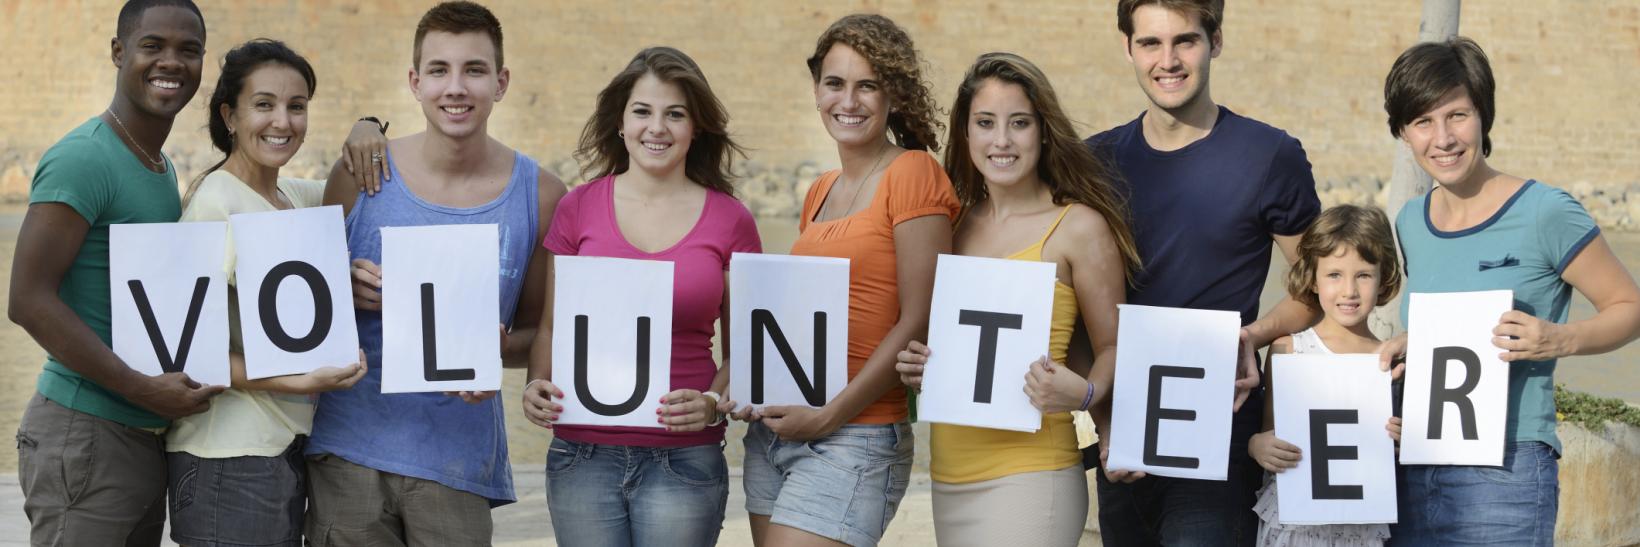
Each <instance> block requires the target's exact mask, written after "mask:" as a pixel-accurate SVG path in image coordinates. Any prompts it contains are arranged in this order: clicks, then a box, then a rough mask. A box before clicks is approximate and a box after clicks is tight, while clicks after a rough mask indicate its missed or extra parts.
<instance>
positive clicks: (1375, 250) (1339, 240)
mask: <svg viewBox="0 0 1640 547" xmlns="http://www.w3.org/2000/svg"><path fill="white" fill-rule="evenodd" d="M1344 245H1349V246H1350V247H1353V248H1354V249H1355V253H1356V254H1359V255H1361V260H1364V261H1366V263H1368V264H1372V265H1375V266H1378V302H1377V303H1376V305H1379V306H1382V305H1384V304H1388V303H1389V301H1390V299H1392V298H1395V293H1397V292H1400V290H1401V260H1400V258H1401V257H1400V255H1398V254H1396V250H1395V234H1394V233H1392V232H1390V229H1389V217H1387V216H1385V215H1384V212H1383V211H1380V210H1378V208H1377V207H1362V206H1360V205H1337V206H1334V207H1332V208H1330V209H1327V210H1326V211H1323V212H1322V213H1321V216H1319V217H1316V219H1315V222H1314V223H1311V224H1310V228H1309V229H1308V230H1305V231H1304V236H1303V237H1301V238H1299V240H1298V260H1297V261H1294V262H1293V267H1292V269H1290V270H1288V271H1287V294H1289V295H1292V297H1293V299H1294V300H1297V301H1299V302H1303V303H1305V304H1308V305H1309V306H1310V307H1312V308H1313V307H1316V306H1320V305H1321V302H1320V300H1319V299H1318V298H1317V296H1316V293H1315V290H1316V289H1315V272H1316V267H1317V266H1316V265H1317V264H1318V263H1320V262H1321V257H1324V256H1332V254H1333V253H1336V252H1338V249H1339V248H1340V247H1342V246H1344Z"/></svg>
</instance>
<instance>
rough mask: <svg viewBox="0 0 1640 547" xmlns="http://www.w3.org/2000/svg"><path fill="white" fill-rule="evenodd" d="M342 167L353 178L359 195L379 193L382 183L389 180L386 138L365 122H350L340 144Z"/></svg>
mask: <svg viewBox="0 0 1640 547" xmlns="http://www.w3.org/2000/svg"><path fill="white" fill-rule="evenodd" d="M342 166H343V167H346V168H347V172H348V173H350V174H352V175H353V182H354V184H356V185H357V186H358V187H359V191H361V192H365V193H368V194H370V195H372V196H374V195H376V192H380V191H381V189H382V181H384V180H391V179H392V178H393V176H392V174H391V173H390V172H389V171H390V170H389V169H388V168H387V135H383V134H382V128H381V126H379V125H376V124H375V123H373V122H371V121H369V120H359V121H357V122H354V124H353V130H352V131H350V132H348V134H347V142H344V143H342Z"/></svg>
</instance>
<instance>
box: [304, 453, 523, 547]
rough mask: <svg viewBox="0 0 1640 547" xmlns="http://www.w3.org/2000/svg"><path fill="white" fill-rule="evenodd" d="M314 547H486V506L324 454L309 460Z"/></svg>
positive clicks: (425, 483) (488, 529)
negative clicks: (483, 546)
mask: <svg viewBox="0 0 1640 547" xmlns="http://www.w3.org/2000/svg"><path fill="white" fill-rule="evenodd" d="M307 472H308V496H309V498H308V516H307V539H308V544H309V545H312V546H313V547H401V546H410V547H420V546H424V545H425V546H429V547H433V546H437V547H460V546H465V545H489V544H490V536H491V534H492V533H493V531H494V528H493V524H492V523H491V521H490V502H489V500H486V499H484V498H483V497H482V496H479V495H477V494H473V493H471V492H462V491H460V490H456V489H454V488H450V487H448V486H445V485H442V484H439V483H437V482H433V481H430V480H425V479H418V478H414V477H406V476H404V475H397V474H393V473H387V472H383V471H377V470H375V469H371V468H368V467H364V466H362V465H358V464H355V463H353V462H349V461H347V460H344V459H342V458H339V457H336V456H332V455H329V454H323V455H319V456H314V457H311V458H308V466H307Z"/></svg>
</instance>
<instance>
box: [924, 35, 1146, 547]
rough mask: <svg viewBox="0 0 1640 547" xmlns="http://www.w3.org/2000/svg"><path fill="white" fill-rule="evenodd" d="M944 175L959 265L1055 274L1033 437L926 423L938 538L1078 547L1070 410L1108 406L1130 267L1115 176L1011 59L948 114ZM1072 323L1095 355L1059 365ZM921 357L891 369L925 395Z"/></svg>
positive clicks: (1048, 90)
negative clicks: (1051, 268) (1086, 361)
mask: <svg viewBox="0 0 1640 547" xmlns="http://www.w3.org/2000/svg"><path fill="white" fill-rule="evenodd" d="M950 139H951V140H950V143H949V146H947V148H946V156H945V165H946V170H947V172H948V173H949V174H950V175H951V181H952V183H953V184H954V185H955V186H956V192H957V196H958V198H959V199H960V200H961V201H962V204H963V217H962V220H961V222H959V223H958V225H957V231H956V237H955V248H956V252H957V254H961V255H968V256H989V257H1002V258H1008V259H1013V260H1027V261H1040V262H1048V263H1051V264H1054V265H1055V267H1056V268H1057V272H1058V273H1057V277H1058V281H1057V282H1056V283H1054V289H1053V294H1054V296H1053V318H1052V321H1051V330H1052V334H1051V335H1050V337H1049V345H1048V357H1049V360H1044V361H1039V362H1037V363H1034V364H1032V365H1031V368H1030V372H1029V373H1027V374H1026V375H1025V377H1026V381H1025V389H1026V393H1027V395H1028V396H1030V398H1031V403H1032V404H1034V405H1036V407H1037V408H1038V409H1040V410H1041V411H1042V426H1041V428H1040V429H1038V430H1037V431H1036V432H1033V433H1025V432H1018V431H1003V430H999V429H986V428H979V427H964V426H956V425H948V424H933V426H931V428H930V429H931V430H932V433H933V440H932V442H931V443H930V448H931V449H932V450H933V455H932V457H931V461H930V464H929V471H930V473H931V474H932V475H933V478H934V533H935V539H936V541H937V542H938V543H939V544H940V545H947V546H963V545H1005V544H1010V543H1013V544H1019V545H1042V546H1066V547H1068V546H1074V545H1076V543H1077V542H1078V540H1080V539H1081V538H1082V527H1083V525H1084V524H1086V522H1087V517H1088V482H1087V481H1088V479H1087V474H1086V473H1085V472H1084V471H1083V469H1082V457H1081V452H1079V451H1078V450H1077V438H1076V429H1075V427H1074V426H1073V425H1072V418H1071V413H1070V411H1073V410H1087V409H1088V407H1090V406H1092V405H1094V404H1095V403H1096V402H1098V400H1099V399H1100V398H1102V397H1104V396H1105V395H1106V394H1107V393H1109V391H1110V390H1109V387H1110V384H1111V380H1112V377H1113V375H1114V373H1115V348H1116V306H1117V305H1118V304H1120V303H1122V302H1123V300H1124V298H1125V292H1126V287H1127V281H1128V280H1129V279H1130V278H1131V274H1132V272H1134V271H1135V270H1136V269H1137V267H1138V263H1139V253H1138V250H1137V248H1136V246H1135V245H1134V242H1133V236H1132V235H1131V233H1130V232H1129V230H1128V225H1127V218H1128V215H1127V209H1126V206H1125V204H1124V203H1123V201H1122V199H1121V197H1120V195H1119V194H1118V192H1117V190H1116V189H1115V188H1114V186H1113V184H1112V183H1113V180H1114V179H1115V177H1116V174H1115V173H1114V171H1113V170H1112V169H1111V168H1110V166H1108V165H1106V164H1105V163H1104V162H1102V161H1100V160H1099V159H1098V158H1097V157H1096V156H1095V155H1094V153H1093V152H1092V150H1090V149H1089V148H1088V147H1087V146H1086V145H1084V144H1083V143H1082V141H1081V139H1079V138H1077V134H1076V129H1075V127H1074V126H1073V125H1072V124H1071V121H1070V118H1069V117H1067V116H1066V115H1065V112H1064V110H1063V109H1061V108H1060V106H1059V98H1058V95H1057V94H1056V93H1054V90H1053V86H1052V85H1050V84H1049V83H1048V78H1047V76H1045V75H1043V74H1042V71H1041V70H1039V69H1038V68H1037V67H1036V65H1033V64H1031V62H1030V61H1027V60H1025V59H1024V58H1021V57H1019V56H1018V55H1014V54H1011V53H987V54H985V55H981V56H980V57H979V59H978V60H976V61H975V62H974V66H973V67H972V68H969V69H968V74H967V76H966V77H964V78H963V82H962V85H961V87H960V88H958V91H957V101H956V103H955V104H954V105H953V106H952V110H951V133H950ZM1078 317H1082V318H1083V319H1084V321H1082V323H1083V324H1085V325H1086V328H1087V331H1088V332H1087V334H1088V338H1089V339H1090V340H1091V341H1092V342H1093V346H1094V348H1095V351H1096V354H1097V356H1096V357H1095V359H1094V364H1093V366H1092V367H1091V368H1090V369H1088V370H1078V371H1072V370H1070V369H1067V368H1065V367H1064V366H1063V365H1060V364H1059V363H1064V362H1065V357H1066V350H1067V348H1068V347H1069V345H1070V340H1071V335H1072V331H1073V330H1074V329H1075V325H1076V323H1077V318H1078ZM928 356H929V348H927V347H925V346H924V345H922V344H919V343H917V342H915V341H913V342H911V344H910V345H909V346H907V348H906V350H905V351H902V352H900V354H899V361H900V362H899V363H898V364H897V365H896V369H897V370H899V371H900V377H901V379H902V381H904V382H905V383H906V384H907V385H909V386H912V387H913V388H915V387H918V386H920V385H921V384H922V375H923V370H924V366H925V364H926V363H927V362H928Z"/></svg>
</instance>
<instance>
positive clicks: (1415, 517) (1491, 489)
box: [1389, 441, 1560, 545]
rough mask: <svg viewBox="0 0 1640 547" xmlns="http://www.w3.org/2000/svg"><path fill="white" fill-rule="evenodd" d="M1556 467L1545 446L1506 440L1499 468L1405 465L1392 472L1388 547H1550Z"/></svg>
mask: <svg viewBox="0 0 1640 547" xmlns="http://www.w3.org/2000/svg"><path fill="white" fill-rule="evenodd" d="M1559 473H1560V462H1559V456H1557V455H1556V454H1555V451H1554V449H1553V448H1550V447H1549V445H1547V444H1544V443H1541V442H1537V441H1530V442H1518V443H1510V444H1509V445H1507V446H1505V447H1504V450H1503V466H1502V467H1481V466H1468V465H1408V466H1405V467H1402V468H1400V469H1399V473H1397V475H1398V478H1399V484H1397V485H1396V487H1397V492H1398V493H1399V498H1400V500H1399V501H1400V516H1399V518H1398V519H1397V520H1398V521H1399V522H1398V523H1396V524H1393V525H1391V526H1390V539H1389V542H1390V544H1391V545H1554V541H1555V513H1556V512H1557V511H1558V510H1559V509H1560V479H1559V476H1558V475H1559Z"/></svg>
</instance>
